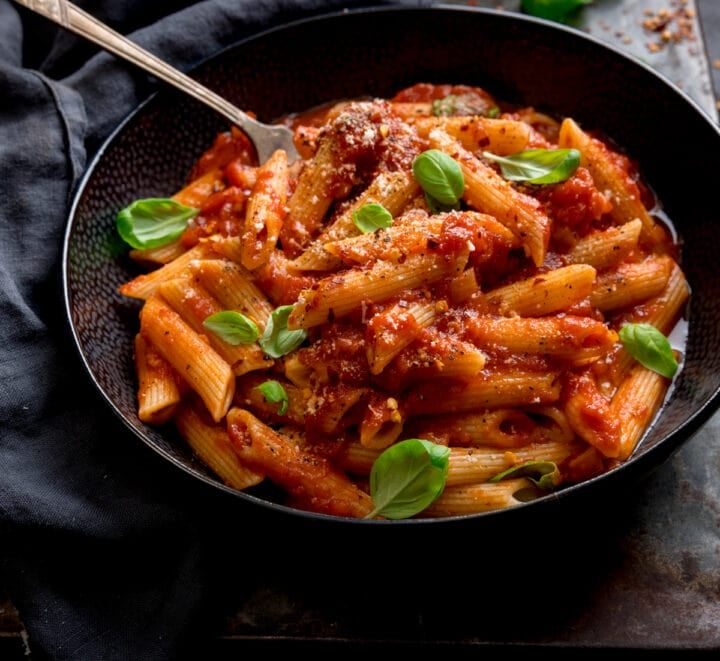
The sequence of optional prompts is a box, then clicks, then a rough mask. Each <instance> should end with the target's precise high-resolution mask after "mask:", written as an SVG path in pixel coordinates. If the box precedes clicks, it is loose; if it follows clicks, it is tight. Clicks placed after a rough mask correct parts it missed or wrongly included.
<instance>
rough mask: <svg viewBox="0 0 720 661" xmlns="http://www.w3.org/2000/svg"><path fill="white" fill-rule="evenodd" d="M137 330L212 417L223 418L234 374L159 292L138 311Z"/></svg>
mask: <svg viewBox="0 0 720 661" xmlns="http://www.w3.org/2000/svg"><path fill="white" fill-rule="evenodd" d="M140 332H141V333H142V334H143V335H144V336H145V337H146V338H147V340H148V341H149V342H151V343H152V344H154V346H155V347H156V348H157V350H158V352H159V353H160V355H161V356H162V357H163V358H164V359H165V360H166V361H167V362H168V363H170V365H171V366H172V367H173V369H174V370H175V372H177V374H178V375H179V376H180V378H181V379H183V380H184V381H185V382H186V383H187V384H188V385H189V386H190V388H192V390H194V391H195V392H196V393H197V394H198V395H199V396H200V398H201V399H202V400H203V402H204V403H205V406H206V407H207V409H208V411H209V413H210V415H211V416H212V418H213V420H214V421H215V422H219V421H220V420H222V419H223V417H224V416H225V414H226V413H227V411H228V409H229V408H230V404H231V403H232V398H233V395H234V394H235V375H234V374H233V371H232V369H231V367H230V365H228V363H227V362H226V361H225V360H223V358H222V357H221V356H220V355H219V354H218V353H217V352H216V351H215V350H214V349H213V348H212V347H211V346H210V345H209V344H208V343H207V342H206V341H205V340H204V339H203V336H201V335H199V334H198V333H196V332H195V331H194V330H193V329H192V328H191V327H190V326H188V325H187V324H186V323H185V322H184V321H183V319H182V317H181V316H180V315H179V314H178V313H177V312H175V310H173V309H172V308H171V307H170V306H169V305H168V304H167V303H166V302H165V301H164V300H163V299H162V298H161V297H160V296H158V295H153V296H151V297H150V298H148V299H147V301H145V305H144V306H143V308H142V310H141V311H140Z"/></svg>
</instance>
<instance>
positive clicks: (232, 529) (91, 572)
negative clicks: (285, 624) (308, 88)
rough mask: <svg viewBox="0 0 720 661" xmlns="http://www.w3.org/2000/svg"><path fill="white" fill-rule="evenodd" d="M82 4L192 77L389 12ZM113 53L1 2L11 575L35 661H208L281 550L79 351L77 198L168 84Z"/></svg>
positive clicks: (3, 474) (1, 363)
mask: <svg viewBox="0 0 720 661" xmlns="http://www.w3.org/2000/svg"><path fill="white" fill-rule="evenodd" d="M77 4H79V5H80V6H82V7H83V8H85V9H86V10H87V11H88V12H89V13H91V14H93V15H94V16H96V17H98V18H99V19H100V20H103V21H105V22H108V23H109V24H111V25H112V26H113V27H114V28H115V29H116V30H118V31H120V32H123V33H130V32H132V34H131V37H132V38H133V39H134V40H135V41H137V42H138V43H140V44H141V45H143V46H145V47H146V48H148V49H149V50H151V51H153V52H154V53H156V54H157V55H159V56H160V57H161V58H163V59H165V60H167V61H169V62H170V63H172V64H174V65H176V66H178V67H180V68H188V67H191V66H192V65H193V64H195V63H197V62H198V61H200V60H202V59H203V58H205V57H207V56H208V55H211V54H213V53H214V52H216V51H218V50H220V49H221V48H223V47H225V46H227V45H229V44H231V43H233V42H235V41H237V40H239V39H242V38H243V37H246V36H248V35H251V34H253V33H255V32H257V31H260V30H262V29H265V28H267V27H269V26H271V25H276V24H280V23H283V22H286V21H290V20H293V19H297V18H301V17H306V16H309V15H311V14H314V13H320V12H326V11H334V10H338V9H342V8H352V7H359V6H363V5H369V4H374V5H378V4H384V3H382V2H358V1H348V0H322V1H320V0H270V1H265V2H256V1H255V0H208V1H206V2H188V1H185V2H174V3H153V2H147V1H146V0H122V1H121V0H90V1H87V2H82V1H80V2H78V3H77ZM385 4H388V3H385ZM396 4H397V3H396ZM408 4H410V3H408ZM413 4H419V3H413ZM168 5H173V6H174V8H173V9H172V13H167V12H168V9H167V6H168ZM161 7H162V8H163V9H161ZM166 13H167V15H163V14H166ZM98 51H99V49H97V48H96V47H94V46H93V45H91V44H88V43H87V42H84V41H83V40H82V39H81V38H80V37H77V36H75V35H72V34H70V33H69V32H67V31H64V30H62V29H60V28H57V27H56V26H54V25H53V24H51V23H50V22H49V21H47V20H45V19H44V18H42V17H38V16H35V15H33V14H31V13H30V12H29V11H27V10H25V9H22V8H19V7H18V6H17V5H15V4H14V3H12V2H10V1H9V0H0V182H1V183H0V186H2V192H1V193H0V232H1V234H0V279H1V282H0V321H1V328H2V340H1V342H0V560H1V564H0V571H2V573H3V577H2V578H3V582H4V584H5V585H6V586H8V587H9V589H10V591H11V595H10V596H11V598H12V600H13V602H14V604H15V605H16V606H17V608H18V610H19V613H20V616H21V619H22V620H23V622H24V624H25V626H26V628H27V630H28V633H29V646H30V649H31V651H32V653H33V658H51V659H73V660H75V661H76V660H80V659H92V660H93V661H96V660H99V659H144V658H149V659H153V660H159V659H165V658H180V657H183V658H184V657H185V656H187V657H188V658H198V655H197V654H194V653H193V651H194V650H195V649H196V645H201V644H202V643H203V642H204V641H207V640H209V639H210V637H211V636H213V635H215V634H217V633H219V631H220V629H221V625H222V619H221V618H222V614H223V610H222V608H223V595H224V594H225V595H226V594H227V590H228V589H232V588H230V587H229V586H232V585H242V578H243V575H251V574H252V573H253V572H256V571H257V566H256V563H257V558H258V556H260V555H262V554H263V550H262V545H263V544H266V545H267V546H268V549H269V550H268V549H266V550H265V553H266V554H267V553H270V552H271V551H272V549H274V548H275V547H274V545H273V544H271V543H270V542H269V541H268V539H269V537H268V534H266V532H265V528H264V527H263V526H264V525H265V523H264V522H258V521H256V520H255V519H254V514H253V513H252V512H246V511H244V510H243V509H242V507H240V506H239V505H238V502H237V500H236V499H232V498H227V497H226V496H220V495H217V494H215V493H211V491H212V490H211V489H209V488H208V487H206V486H205V485H200V484H196V483H195V482H193V481H192V480H191V479H190V478H189V477H188V476H186V475H185V474H184V473H182V472H181V471H179V470H178V469H177V468H174V467H172V466H170V465H167V464H166V463H165V462H163V461H162V460H161V459H160V458H159V457H158V456H156V455H155V454H154V453H153V452H151V451H150V450H149V449H148V448H147V447H145V446H144V445H142V444H141V443H140V442H139V441H138V440H137V439H135V438H134V437H133V436H132V435H131V434H130V433H129V432H128V431H127V429H126V428H125V427H124V426H123V425H122V424H121V423H120V421H119V420H117V419H116V418H115V416H114V415H112V414H111V413H110V410H109V408H108V407H107V405H106V403H105V402H104V401H101V399H100V397H99V395H97V394H96V392H95V391H94V389H93V387H92V385H91V383H90V381H89V378H88V375H87V374H86V373H85V371H84V369H83V368H82V365H81V363H80V360H79V356H78V355H77V352H76V351H75V348H74V347H73V345H72V342H71V340H70V335H69V331H68V328H67V323H66V320H65V316H64V311H63V310H64V308H63V299H62V293H61V283H60V275H61V272H60V258H61V245H62V239H63V232H64V227H65V222H66V219H67V215H68V210H69V204H70V202H71V199H72V195H73V191H74V189H75V187H76V185H77V184H78V181H79V178H80V177H81V176H82V173H83V170H84V168H85V167H86V165H87V164H88V163H89V162H90V160H91V159H92V157H93V155H94V154H95V153H96V151H97V149H98V147H99V146H100V145H101V144H102V142H103V141H104V140H105V138H106V137H107V136H108V135H109V133H110V132H111V131H112V129H113V128H114V127H115V126H116V125H117V124H118V123H119V122H120V121H121V120H122V119H123V118H124V117H125V116H126V114H127V113H129V112H130V111H131V110H132V109H133V108H134V107H135V106H136V105H137V104H138V102H140V101H141V100H143V99H144V98H146V97H147V96H148V95H149V94H150V93H152V92H153V91H155V90H156V89H157V84H158V83H157V81H154V80H153V79H152V78H150V77H148V76H147V75H145V74H144V73H143V72H141V71H140V70H138V69H137V68H135V67H134V66H133V65H130V64H126V63H124V62H122V61H120V60H118V59H116V58H114V57H113V56H110V55H108V54H106V53H102V52H98Z"/></svg>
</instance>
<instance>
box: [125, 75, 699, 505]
mask: <svg viewBox="0 0 720 661" xmlns="http://www.w3.org/2000/svg"><path fill="white" fill-rule="evenodd" d="M288 125H289V126H292V127H293V130H294V131H295V138H296V142H297V143H302V145H301V149H300V150H299V151H300V154H301V157H300V158H299V159H297V160H295V161H294V162H293V163H289V162H288V160H287V155H286V154H285V153H284V152H282V151H276V152H275V153H274V154H273V155H272V156H271V158H270V159H268V160H267V161H266V162H265V163H263V164H261V165H258V164H257V163H256V162H255V160H254V156H253V152H252V149H251V148H250V146H249V142H248V141H247V139H246V138H245V136H244V135H243V134H242V132H241V131H239V129H231V131H229V132H226V133H223V134H220V135H219V136H218V137H217V139H216V141H215V143H214V144H213V145H212V146H211V147H210V148H209V149H208V150H207V151H206V152H205V153H204V154H202V155H201V156H200V157H199V158H198V161H197V162H196V164H195V165H194V167H193V168H192V171H191V175H190V177H189V183H188V184H187V185H186V186H184V187H181V188H179V189H178V191H177V193H176V194H175V196H174V199H175V200H176V201H183V202H184V203H186V204H188V205H191V206H193V207H195V208H198V209H200V213H199V214H198V215H197V216H196V217H194V218H192V219H191V220H190V221H188V225H187V228H186V229H185V230H184V232H183V234H182V235H181V237H180V238H179V239H177V238H175V239H172V240H168V241H167V243H165V245H162V246H159V247H154V248H141V249H133V250H131V251H130V252H129V255H130V258H131V259H134V260H136V261H137V263H138V265H139V266H140V267H142V269H143V271H144V272H143V273H142V274H141V275H137V276H136V277H134V278H132V279H130V280H129V281H128V282H125V283H122V284H121V285H120V286H119V288H118V291H119V293H120V294H121V295H123V296H125V297H128V298H130V299H135V301H134V302H133V308H132V309H133V311H134V310H135V307H134V306H136V305H137V304H138V303H139V305H140V314H139V320H138V322H139V323H138V329H137V332H136V335H135V372H136V377H137V406H138V418H139V419H140V420H141V421H143V422H145V423H146V424H149V425H174V426H175V428H176V429H177V431H178V433H179V434H180V437H181V438H182V439H184V441H185V442H186V443H187V445H188V447H189V448H190V450H192V452H193V453H194V455H195V456H197V458H198V461H200V462H202V463H203V464H204V465H205V466H207V468H208V470H209V471H210V472H211V473H212V474H214V475H215V476H217V479H218V480H219V481H220V482H221V483H222V484H223V485H225V486H226V487H228V488H231V489H237V490H241V491H242V490H251V493H253V494H255V493H260V491H259V490H255V489H254V488H253V487H255V486H261V489H262V493H263V494H265V493H269V494H271V496H270V497H271V498H272V499H273V501H277V502H280V503H282V504H283V505H285V506H287V507H289V508H294V509H299V510H305V511H308V512H314V513H318V514H322V515H328V516H336V517H347V518H354V519H357V518H378V519H383V518H386V519H391V518H406V517H416V518H428V517H455V516H468V515H474V514H478V513H482V512H490V511H493V510H498V509H504V508H511V507H516V506H518V505H521V504H522V503H525V502H527V501H529V500H532V499H535V498H538V497H542V496H544V495H547V494H549V493H550V492H551V491H553V490H557V489H562V488H564V487H565V486H567V485H571V484H577V483H579V482H582V481H585V480H589V479H591V478H594V477H596V476H599V475H602V474H603V473H604V472H606V471H608V470H611V469H612V468H614V467H615V466H618V465H619V464H621V463H622V462H624V461H627V460H628V458H630V457H631V456H632V455H633V453H634V452H635V451H636V449H637V448H638V446H639V445H640V444H641V443H642V442H643V440H642V439H643V437H644V435H645V434H646V433H647V431H648V429H650V427H651V425H652V423H653V421H654V420H655V419H656V417H657V415H658V413H659V411H660V410H661V408H662V406H663V402H664V401H665V398H666V397H667V395H668V392H669V388H670V384H671V382H672V378H670V377H668V376H662V375H661V374H660V373H658V371H655V369H661V367H659V366H658V365H653V362H652V359H653V355H652V353H653V350H654V349H655V350H658V348H660V347H664V345H663V344H662V343H661V342H659V341H658V340H657V336H656V335H653V334H652V333H651V331H657V332H659V333H661V334H664V335H665V336H667V337H670V338H671V339H672V345H671V353H672V355H671V357H669V358H668V356H667V355H663V356H661V357H662V359H663V360H664V361H665V362H668V361H670V362H671V363H672V361H673V360H674V361H675V363H677V367H678V371H679V370H680V368H681V367H682V351H683V347H682V339H683V338H682V333H680V331H681V330H682V328H683V325H684V323H685V319H684V318H685V316H686V315H685V305H686V303H687V301H688V300H689V297H690V293H691V292H690V288H689V286H688V282H687V279H686V277H685V274H684V272H683V270H682V268H681V265H680V262H679V253H680V251H679V243H678V240H677V239H676V238H675V234H674V233H673V232H672V231H670V230H671V229H672V228H669V227H667V228H666V227H665V226H664V224H663V223H661V221H660V216H659V215H658V217H657V218H656V217H654V216H653V215H652V214H651V213H650V212H649V210H648V209H646V208H645V206H644V203H643V196H641V194H640V193H641V191H643V190H644V188H643V182H642V181H641V180H640V178H639V171H638V170H636V169H635V167H634V166H633V164H632V161H631V160H630V159H629V158H626V157H625V155H624V154H622V153H620V152H619V151H618V149H617V148H616V147H614V146H612V147H611V144H612V143H611V142H610V141H609V140H603V139H601V138H600V137H598V136H600V135H601V134H600V133H591V132H588V131H585V130H583V129H581V128H580V126H579V125H578V124H577V123H576V122H575V121H574V119H573V118H565V119H564V120H562V121H560V120H558V119H555V118H552V117H549V116H547V115H545V114H543V113H541V112H538V111H537V110H535V109H534V108H532V107H527V108H516V107H510V106H507V107H506V106H505V105H504V104H502V103H499V102H497V101H496V100H495V99H494V98H493V97H492V96H491V95H490V94H489V93H488V92H486V91H485V90H482V89H481V88H477V87H469V86H464V85H435V84H430V83H418V84H417V85H414V86H412V87H409V88H406V89H404V90H400V91H399V92H398V93H397V95H395V96H394V97H392V98H390V99H382V98H377V99H365V100H352V99H350V100H340V101H338V102H337V103H333V104H332V105H329V106H327V107H323V108H318V109H314V110H313V111H310V112H309V113H308V114H305V113H299V114H298V115H297V116H293V117H292V119H291V120H290V119H289V124H288ZM564 148H573V149H577V150H579V151H580V153H581V158H580V164H579V165H578V164H577V161H575V162H573V160H572V158H566V157H567V156H572V154H569V155H568V154H566V153H565V152H564V151H558V150H561V149H564ZM548 152H556V153H548ZM538 154H540V156H541V158H540V159H539V161H533V160H532V159H535V158H537V156H538ZM558 156H559V157H560V159H565V160H563V162H562V163H561V167H559V168H558V167H557V165H556V161H557V158H558ZM501 157H507V158H501ZM526 159H530V160H531V167H527V164H528V161H527V160H526ZM518 163H519V164H520V165H518ZM509 164H510V165H512V167H509ZM548 164H550V165H548ZM546 170H549V174H548V176H547V177H544V176H539V177H538V176H537V173H538V172H544V171H546ZM530 175H532V176H530ZM181 229H182V228H181ZM173 236H177V232H175V233H174V234H173ZM133 243H137V242H135V241H134V242H133ZM210 317H213V319H212V322H214V323H208V319H209V318H210ZM628 324H636V325H638V327H637V328H632V327H631V328H629V329H626V326H627V325H628ZM639 325H647V326H649V327H652V328H649V329H648V328H644V327H640V326H639ZM628 331H629V332H628ZM643 333H646V334H647V337H650V338H651V339H650V340H647V337H646V336H644V335H643ZM633 334H634V337H633ZM628 338H630V339H628ZM643 338H645V339H643ZM652 338H654V339H652ZM631 340H632V342H636V343H638V344H639V345H640V346H639V347H638V346H633V344H632V342H631ZM643 342H645V345H644V344H643ZM648 343H650V344H653V345H654V347H648V346H646V345H647V344H648ZM660 350H664V349H660ZM644 351H645V352H646V353H647V352H649V353H650V354H651V356H650V359H648V356H646V355H644V354H643V352H644ZM636 356H637V357H636ZM641 360H642V362H641ZM666 367H667V366H662V368H663V369H662V371H663V373H664V374H674V373H676V372H672V371H671V370H667V369H666ZM670 367H673V368H674V367H675V365H674V364H671V365H670ZM673 378H674V377H673ZM445 462H447V463H445ZM445 467H446V468H447V471H446V472H444V469H445ZM426 478H428V481H429V482H432V483H433V485H432V493H431V490H430V488H428V490H427V492H426V493H419V492H422V491H423V486H422V485H423V482H424V481H425V479H426ZM436 478H437V480H436ZM430 495H432V496H433V497H435V500H434V501H432V502H431V503H430V504H429V505H428V504H427V502H428V500H430V499H429V497H428V496H430ZM263 497H264V496H263ZM406 499H407V500H406ZM413 500H417V502H420V503H421V505H417V502H411V503H410V505H413V506H414V507H415V509H413V508H412V507H410V505H408V502H407V501H413Z"/></svg>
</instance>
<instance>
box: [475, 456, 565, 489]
mask: <svg viewBox="0 0 720 661" xmlns="http://www.w3.org/2000/svg"><path fill="white" fill-rule="evenodd" d="M515 477H527V478H528V479H530V480H531V481H532V482H533V483H534V484H535V485H536V486H537V487H539V488H540V489H543V490H545V491H552V490H553V489H555V487H557V486H558V485H559V484H560V482H561V479H562V478H561V476H560V471H559V470H558V467H557V465H556V464H555V463H554V462H552V461H526V462H525V463H523V464H518V465H517V466H511V467H510V468H508V469H507V470H504V471H502V472H501V473H498V474H497V475H495V476H493V477H491V478H490V480H489V481H490V482H499V481H500V480H505V479H508V478H515Z"/></svg>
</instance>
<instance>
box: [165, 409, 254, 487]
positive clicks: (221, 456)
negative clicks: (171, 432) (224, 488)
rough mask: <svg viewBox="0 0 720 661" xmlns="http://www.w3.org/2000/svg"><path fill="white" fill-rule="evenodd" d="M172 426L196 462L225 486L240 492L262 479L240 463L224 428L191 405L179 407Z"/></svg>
mask: <svg viewBox="0 0 720 661" xmlns="http://www.w3.org/2000/svg"><path fill="white" fill-rule="evenodd" d="M175 426H176V427H177V430H178V432H179V433H180V435H181V436H182V437H183V438H184V439H185V441H186V442H187V444H188V445H189V446H190V447H191V448H192V450H193V452H195V454H196V455H197V456H198V457H199V458H200V460H201V461H203V462H204V463H205V464H206V465H207V466H208V467H209V468H210V469H211V470H212V471H214V472H215V473H216V474H217V475H218V476H219V477H220V478H221V479H222V481H223V482H224V483H225V484H227V485H228V486H229V487H232V488H233V489H238V490H240V491H242V490H244V489H247V488H249V487H252V486H255V485H256V484H260V482H262V481H263V480H264V479H265V478H264V476H263V475H262V474H260V473H256V472H254V471H252V470H250V469H248V468H246V467H245V466H244V465H243V463H242V462H241V461H240V459H239V457H238V455H237V453H236V452H235V450H234V448H233V446H232V444H231V443H230V437H229V436H228V433H227V429H226V427H225V425H224V424H217V423H214V422H211V421H210V420H207V419H206V418H205V416H203V414H202V412H201V411H198V410H197V409H195V408H194V407H193V406H192V405H190V404H184V405H183V406H181V407H180V409H179V410H178V412H177V414H176V415H175Z"/></svg>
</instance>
